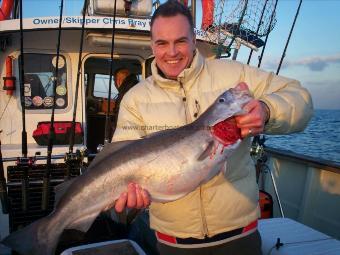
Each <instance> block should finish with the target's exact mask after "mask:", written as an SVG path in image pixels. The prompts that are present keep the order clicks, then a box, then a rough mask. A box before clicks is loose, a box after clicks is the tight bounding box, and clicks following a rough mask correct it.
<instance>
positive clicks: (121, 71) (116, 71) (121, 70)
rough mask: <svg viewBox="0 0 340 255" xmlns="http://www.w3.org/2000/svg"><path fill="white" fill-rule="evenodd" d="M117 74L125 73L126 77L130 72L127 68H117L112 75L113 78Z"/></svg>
mask: <svg viewBox="0 0 340 255" xmlns="http://www.w3.org/2000/svg"><path fill="white" fill-rule="evenodd" d="M118 73H126V74H127V75H129V74H130V70H129V69H128V68H127V67H120V68H117V69H116V70H115V72H114V74H113V76H114V77H116V75H117V74H118Z"/></svg>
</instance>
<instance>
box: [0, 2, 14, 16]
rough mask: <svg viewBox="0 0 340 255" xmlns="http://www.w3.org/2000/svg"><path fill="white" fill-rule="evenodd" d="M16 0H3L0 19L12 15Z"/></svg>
mask: <svg viewBox="0 0 340 255" xmlns="http://www.w3.org/2000/svg"><path fill="white" fill-rule="evenodd" d="M13 3H14V0H2V5H1V7H0V21H1V20H5V19H8V18H9V16H10V15H11V11H12V8H13Z"/></svg>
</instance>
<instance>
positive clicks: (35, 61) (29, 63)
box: [24, 53, 68, 110]
mask: <svg viewBox="0 0 340 255" xmlns="http://www.w3.org/2000/svg"><path fill="white" fill-rule="evenodd" d="M56 62H57V57H56V55H53V54H36V53H26V54H25V55H24V71H25V74H24V77H25V79H24V81H25V82H24V84H25V85H24V96H25V108H26V109H29V110H41V109H52V107H53V105H54V107H55V109H64V108H66V107H67V105H68V100H67V98H68V89H67V82H66V81H67V72H66V70H67V69H66V59H65V57H64V56H59V61H58V66H59V69H58V78H56V77H55V71H56V64H57V63H56ZM55 81H56V82H57V83H56V100H55V102H54V99H53V94H54V92H53V86H54V82H55Z"/></svg>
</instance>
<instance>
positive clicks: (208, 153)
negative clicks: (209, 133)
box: [197, 141, 214, 161]
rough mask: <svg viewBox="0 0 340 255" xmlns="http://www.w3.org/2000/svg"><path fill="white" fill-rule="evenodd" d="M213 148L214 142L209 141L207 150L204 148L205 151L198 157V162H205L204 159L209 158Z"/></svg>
mask: <svg viewBox="0 0 340 255" xmlns="http://www.w3.org/2000/svg"><path fill="white" fill-rule="evenodd" d="M213 148H214V141H211V142H210V143H209V144H208V146H207V148H205V150H204V151H203V152H202V153H201V155H200V156H199V157H198V159H197V160H198V161H203V160H205V159H206V158H208V157H210V156H211V152H212V151H213Z"/></svg>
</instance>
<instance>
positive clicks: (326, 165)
mask: <svg viewBox="0 0 340 255" xmlns="http://www.w3.org/2000/svg"><path fill="white" fill-rule="evenodd" d="M265 151H266V152H267V153H268V154H269V155H272V156H275V157H278V158H282V159H289V160H290V161H293V162H297V163H303V164H307V165H308V166H310V167H315V168H320V169H322V170H326V171H330V172H333V173H337V174H340V164H339V163H336V162H334V161H331V160H326V159H322V158H317V157H312V156H307V155H303V154H299V153H296V152H292V151H289V150H282V149H277V148H272V147H267V146H266V147H265Z"/></svg>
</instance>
